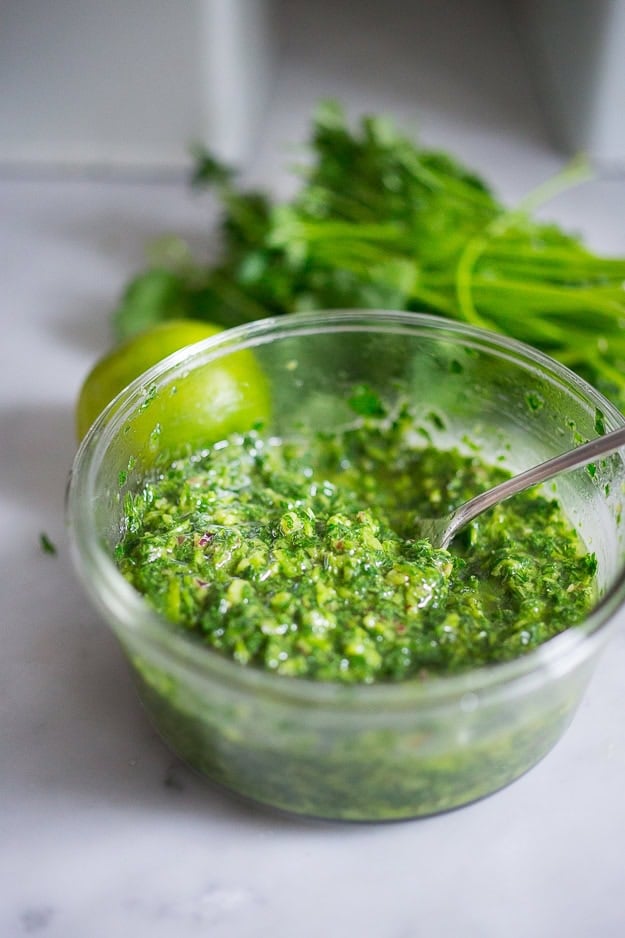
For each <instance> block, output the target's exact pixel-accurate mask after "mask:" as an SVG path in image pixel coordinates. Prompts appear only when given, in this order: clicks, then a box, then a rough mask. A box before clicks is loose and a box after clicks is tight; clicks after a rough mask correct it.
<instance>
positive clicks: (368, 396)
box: [349, 384, 386, 417]
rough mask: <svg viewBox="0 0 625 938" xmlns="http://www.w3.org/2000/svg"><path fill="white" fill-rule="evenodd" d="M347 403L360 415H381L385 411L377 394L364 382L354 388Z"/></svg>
mask: <svg viewBox="0 0 625 938" xmlns="http://www.w3.org/2000/svg"><path fill="white" fill-rule="evenodd" d="M349 405H350V407H351V408H352V410H353V411H354V413H356V414H360V416H362V417H383V416H384V414H385V413H386V408H385V407H384V405H383V404H382V401H381V400H380V397H379V395H378V394H376V393H375V391H372V390H371V388H368V387H367V386H366V385H364V384H363V385H360V386H359V387H357V388H355V389H354V391H353V393H352V395H351V397H350V398H349Z"/></svg>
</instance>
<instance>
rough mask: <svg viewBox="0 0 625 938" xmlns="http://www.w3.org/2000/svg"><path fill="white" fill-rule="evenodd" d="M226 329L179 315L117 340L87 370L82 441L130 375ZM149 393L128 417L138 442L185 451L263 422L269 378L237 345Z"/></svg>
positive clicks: (80, 406)
mask: <svg viewBox="0 0 625 938" xmlns="http://www.w3.org/2000/svg"><path fill="white" fill-rule="evenodd" d="M221 331H222V330H221V329H220V328H219V326H215V325H213V324H212V323H204V322H197V321H195V320H188V319H176V320H171V321H168V322H164V323H159V324H158V325H156V326H153V327H151V328H149V329H146V330H145V331H144V332H140V333H138V334H136V335H134V336H132V338H130V339H127V340H126V341H125V342H122V343H121V344H120V345H118V346H116V347H115V348H114V349H113V350H112V351H110V352H109V353H108V354H107V355H105V356H104V357H103V358H101V359H100V360H99V361H98V362H97V363H96V365H95V366H94V368H93V369H92V370H91V371H90V372H89V374H88V375H87V377H86V378H85V381H84V383H83V385H82V387H81V390H80V394H79V397H78V403H77V406H76V433H77V436H78V439H79V440H81V439H82V438H83V436H84V435H85V434H86V432H87V430H88V429H89V428H90V426H91V425H92V424H93V422H94V421H95V419H96V417H98V416H99V414H100V413H101V412H102V411H103V410H104V408H105V407H106V406H107V404H109V403H110V401H112V400H113V398H114V397H115V396H116V395H117V394H118V393H119V392H120V391H121V390H123V388H125V387H126V386H127V385H128V384H130V382H131V381H133V380H134V379H135V378H137V377H138V376H139V375H141V374H143V372H145V371H146V369H148V368H150V367H151V366H152V365H155V364H156V363H157V362H159V361H160V360H161V359H163V358H165V357H166V356H167V355H169V354H171V353H172V352H175V351H177V350H178V349H181V348H184V347H185V346H188V345H191V344H193V343H195V342H198V341H200V340H202V339H206V338H208V337H210V336H213V335H216V334H217V333H218V332H221ZM144 395H145V399H144V402H143V404H142V405H141V406H140V407H139V409H138V412H137V413H136V414H135V416H134V417H133V418H132V420H131V421H130V422H129V428H130V429H132V433H133V436H135V437H136V438H137V444H138V445H145V443H146V442H147V441H149V442H150V445H151V447H152V448H157V447H158V449H165V450H181V449H183V448H188V447H189V446H195V445H200V444H201V443H204V442H206V443H208V442H211V441H213V442H214V441H215V440H216V439H219V438H222V437H224V436H227V435H228V434H229V433H232V432H235V431H245V430H247V429H249V428H250V427H251V426H252V425H254V424H257V423H263V422H265V421H266V419H267V417H268V413H269V403H268V400H269V399H268V391H267V384H266V379H265V377H264V375H263V373H262V370H261V368H260V366H259V365H258V363H257V361H256V359H255V358H254V356H253V354H252V353H251V352H248V351H242V352H235V353H233V354H231V355H227V356H224V358H223V359H222V360H218V361H215V362H209V363H208V364H207V365H203V366H201V367H198V368H196V369H193V370H191V371H190V372H189V373H187V374H184V375H182V376H181V377H180V379H179V380H177V381H176V383H175V384H170V385H167V386H166V387H164V388H163V389H161V390H158V391H157V389H156V387H155V386H153V387H147V386H146V387H145V388H144Z"/></svg>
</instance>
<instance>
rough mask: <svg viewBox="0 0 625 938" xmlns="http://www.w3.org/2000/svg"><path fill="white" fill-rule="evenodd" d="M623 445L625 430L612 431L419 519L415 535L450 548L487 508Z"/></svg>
mask: <svg viewBox="0 0 625 938" xmlns="http://www.w3.org/2000/svg"><path fill="white" fill-rule="evenodd" d="M621 446H625V427H621V428H620V429H619V430H613V431H612V432H611V433H606V434H605V435H604V436H600V437H597V439H596V440H591V441H590V443H584V444H583V445H582V446H576V447H574V448H573V449H571V450H568V451H567V452H566V453H562V455H560V456H554V457H553V458H552V459H547V460H546V462H541V463H539V465H538V466H533V467H532V468H531V469H526V470H525V471H524V472H521V473H519V475H516V476H513V477H512V478H511V479H506V481H505V482H500V483H499V485H495V486H494V487H493V488H492V489H487V490H486V491H485V492H482V493H481V494H480V495H476V496H475V497H474V498H470V499H469V501H468V502H463V503H462V505H459V506H458V508H456V509H454V511H451V512H449V514H447V515H443V516H442V517H441V518H418V519H416V520H415V536H416V537H417V538H427V540H429V541H430V542H431V544H432V546H433V547H443V548H444V547H448V546H449V544H450V542H451V541H452V540H453V538H454V537H455V536H456V534H457V533H458V531H459V530H460V529H461V528H463V527H464V526H465V525H467V524H468V523H469V521H473V519H474V518H477V516H478V515H481V514H482V512H483V511H486V509H487V508H492V506H493V505H497V504H499V502H503V501H505V500H506V499H507V498H511V496H512V495H516V494H517V493H518V492H523V491H524V490H525V489H529V488H531V487H532V486H533V485H538V484H539V483H540V482H546V481H547V480H548V479H553V477H554V476H557V475H560V473H563V472H568V471H569V470H571V469H579V468H580V467H581V466H587V465H588V463H590V462H592V461H593V460H594V459H596V458H597V456H607V455H609V454H610V453H613V452H615V450H617V449H619V448H620V447H621Z"/></svg>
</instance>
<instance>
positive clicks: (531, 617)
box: [116, 406, 596, 683]
mask: <svg viewBox="0 0 625 938" xmlns="http://www.w3.org/2000/svg"><path fill="white" fill-rule="evenodd" d="M506 476H507V473H506V472H505V471H504V470H503V469H502V468H500V467H494V466H491V465H488V464H486V463H485V462H484V461H483V460H482V459H480V458H479V457H478V456H477V455H476V454H474V455H464V454H463V453H461V452H460V451H458V450H446V451H443V450H438V449H436V448H434V447H433V446H431V445H430V444H428V442H427V439H426V438H425V437H424V435H423V433H422V432H421V429H420V427H419V425H418V423H417V422H416V421H415V419H414V416H413V415H412V414H411V412H410V410H409V409H408V408H407V407H405V406H404V407H402V408H400V409H399V410H398V411H396V412H395V413H394V414H392V415H389V414H386V413H384V412H383V409H380V408H369V410H368V413H367V414H366V415H364V416H359V417H358V418H357V419H356V420H355V422H354V423H353V424H352V425H351V426H349V427H346V428H344V429H342V430H339V431H336V432H333V433H327V434H323V433H321V434H317V435H316V436H315V437H314V438H307V439H301V440H296V439H293V440H286V441H285V440H280V439H274V438H271V437H267V436H263V435H261V433H259V432H250V433H248V434H246V435H244V436H232V437H230V438H228V439H227V440H223V441H220V442H219V443H217V444H215V445H213V446H211V447H210V448H208V449H206V450H203V451H202V452H201V453H198V454H196V455H194V456H192V457H190V458H187V459H184V460H180V461H177V462H175V463H173V464H172V465H171V466H170V467H169V468H168V469H167V471H165V472H164V473H162V474H161V475H159V476H158V477H157V478H155V479H153V480H152V481H149V482H148V483H147V484H146V485H145V487H144V489H143V490H142V491H141V492H139V493H138V494H136V495H135V496H133V497H128V500H127V504H126V512H125V521H124V533H123V537H122V539H121V541H120V543H119V545H118V547H117V551H116V557H117V563H118V565H119V569H120V570H121V572H122V573H123V575H124V576H125V577H126V578H127V579H128V580H129V581H130V582H131V583H132V584H133V586H135V587H136V589H137V590H139V591H140V592H141V593H143V594H144V595H145V597H146V599H147V601H148V602H149V603H150V604H151V605H152V606H153V607H154V608H155V609H156V610H157V611H158V612H159V613H161V614H162V615H163V616H165V617H166V618H167V619H169V620H170V621H171V622H172V623H175V625H176V626H177V627H178V628H180V629H184V630H187V631H188V632H189V633H190V634H191V635H193V636H195V637H196V638H197V639H198V640H200V641H202V642H204V643H206V644H207V645H209V646H210V647H212V648H214V649H215V650H217V651H218V652H220V653H223V654H224V655H227V656H230V657H232V658H233V659H235V660H236V661H238V662H240V663H241V664H243V665H252V666H257V667H261V668H264V669H267V670H270V671H274V672H276V673H278V674H282V675H289V676H296V677H305V678H312V679H315V680H319V681H334V682H346V683H349V682H352V683H355V682H361V683H373V682H378V681H398V680H404V679H409V678H414V677H416V678H420V679H424V678H426V677H427V676H428V675H430V674H449V673H456V672H460V671H463V670H467V669H469V668H473V667H476V666H480V665H485V664H491V663H494V662H497V661H503V660H508V659H511V658H514V657H517V656H519V655H521V654H523V653H525V652H527V651H529V650H530V649H532V648H535V647H536V646H537V645H539V644H541V643H543V642H545V641H546V640H548V639H549V638H551V637H552V636H554V635H556V634H557V633H559V632H561V631H563V630H564V629H566V628H568V627H570V626H572V625H574V624H575V623H578V622H579V621H581V620H582V619H583V618H584V616H585V615H586V614H587V612H588V611H589V609H590V607H591V606H592V603H593V601H594V599H595V577H594V575H595V568H596V562H595V558H594V555H592V554H585V553H584V552H583V550H582V549H581V545H580V543H579V541H578V538H577V535H576V533H575V532H574V530H573V529H572V528H571V526H570V525H569V523H568V522H567V520H566V518H565V517H564V515H563V512H562V509H561V507H560V505H559V503H558V502H557V501H555V500H553V499H549V498H546V497H544V495H541V494H539V493H538V492H536V491H530V492H528V493H525V494H522V495H519V496H517V497H516V498H514V499H512V500H510V501H509V502H506V503H504V504H502V505H500V506H498V507H496V508H494V509H492V510H491V511H489V512H488V513H486V514H485V515H483V516H482V517H481V518H479V519H477V520H476V521H475V522H473V524H472V525H471V526H470V528H468V529H467V530H466V531H464V532H462V533H461V534H459V535H458V536H457V538H456V539H455V541H454V542H453V543H452V545H451V547H450V549H449V550H436V549H434V548H432V546H431V545H430V544H429V543H428V542H427V541H419V540H414V539H413V537H412V530H411V521H412V519H413V518H414V517H419V516H421V517H427V516H434V515H440V514H443V513H445V512H446V511H448V510H450V509H451V508H453V507H454V506H456V505H458V504H459V503H460V502H462V501H464V500H466V499H467V498H470V497H471V496H472V495H475V494H476V493H478V492H480V491H482V490H484V489H486V488H489V487H490V486H492V485H494V484H496V483H497V482H499V481H501V480H503V479H504V478H506Z"/></svg>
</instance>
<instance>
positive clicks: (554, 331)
mask: <svg viewBox="0 0 625 938" xmlns="http://www.w3.org/2000/svg"><path fill="white" fill-rule="evenodd" d="M195 156H196V168H195V173H194V177H193V183H194V185H195V186H198V187H210V188H212V189H213V190H214V191H215V193H216V195H217V197H218V198H219V200H220V203H221V205H222V209H223V216H222V221H221V254H220V257H219V258H218V260H217V261H216V262H215V263H212V264H208V263H206V264H201V263H199V262H197V261H195V260H193V258H192V257H191V254H190V252H189V250H188V248H187V247H186V245H184V244H183V243H182V242H180V240H179V239H176V238H173V239H171V240H168V242H167V243H166V244H165V245H164V246H163V245H161V251H160V255H159V256H158V257H157V259H156V260H155V262H154V263H153V264H152V265H151V266H150V267H149V268H148V269H147V270H146V271H144V272H142V273H141V274H139V276H138V277H136V278H135V279H134V280H133V281H132V282H131V283H130V284H129V285H128V287H127V289H126V290H125V292H124V295H123V297H122V300H121V304H120V306H119V308H118V309H117V310H116V313H115V326H116V329H117V333H118V335H119V336H120V337H125V336H128V335H131V334H133V333H134V332H137V331H139V330H141V329H143V328H146V327H148V326H151V325H153V324H155V323H156V322H159V321H161V320H164V319H170V318H176V317H188V318H196V319H202V320H207V321H210V322H214V323H216V324H219V325H222V326H226V327H227V326H232V325H236V324H239V323H242V322H246V321H251V320H254V319H259V318H263V317H265V316H268V315H276V314H282V313H290V312H293V311H296V310H304V309H337V308H345V307H351V308H354V307H367V308H387V309H408V310H419V311H423V312H430V313H435V314H439V315H443V316H448V317H450V318H453V319H459V320H463V321H466V322H469V323H472V324H474V325H478V326H483V327H486V328H490V329H493V330H495V331H497V332H501V333H503V334H505V335H509V336H513V337H515V338H518V339H522V340H524V341H525V342H529V343H530V344H532V345H534V346H536V347H538V348H540V349H542V350H543V351H545V352H548V353H549V354H551V355H553V356H554V357H555V358H557V359H558V360H560V361H561V362H563V363H564V364H566V365H568V366H569V367H570V368H573V369H574V370H575V371H577V372H578V373H580V374H581V375H583V376H584V377H585V378H587V379H588V380H589V381H591V382H592V383H593V384H595V385H596V386H597V387H599V388H600V389H601V390H603V391H604V393H606V394H607V395H608V396H609V397H611V398H612V399H613V400H614V402H615V403H616V404H617V405H618V406H620V407H621V408H622V409H625V288H624V281H625V258H605V257H600V256H598V255H596V254H594V253H592V252H591V251H589V250H588V249H587V248H586V247H585V246H584V244H583V242H582V241H581V240H580V239H579V238H578V237H575V236H572V235H570V234H567V233H565V232H563V231H562V230H560V228H559V227H558V226H557V225H555V224H545V223H542V222H538V221H537V220H535V218H534V217H533V211H534V208H535V206H536V204H537V202H538V201H539V197H544V195H549V194H550V192H551V191H555V190H556V189H558V188H559V187H561V186H562V185H567V184H571V183H573V182H575V181H577V180H578V179H580V178H581V177H582V176H583V175H584V174H585V173H586V169H585V168H584V167H580V166H577V167H575V166H574V167H572V168H571V169H569V170H568V171H565V172H564V173H563V174H562V175H561V176H559V177H557V178H556V179H555V180H553V181H552V182H551V183H550V184H548V185H547V186H546V188H545V191H544V192H540V193H537V194H536V197H534V198H529V199H528V200H526V202H525V203H524V204H523V205H521V206H520V207H519V208H517V209H515V210H512V211H511V210H508V209H507V208H506V207H505V206H503V205H502V204H501V203H500V202H499V201H498V200H497V199H496V198H495V196H494V195H493V193H492V191H491V189H490V188H489V186H488V185H487V184H486V183H485V182H484V181H483V180H482V179H481V178H479V176H477V175H475V174H474V173H472V172H470V171H469V170H467V169H466V168H465V167H463V166H462V165H461V164H460V163H459V162H458V161H457V160H456V159H454V158H453V157H451V156H450V155H448V154H446V153H444V152H438V151H434V150H427V149H423V148H421V147H420V146H419V145H418V144H417V143H415V142H414V141H413V140H411V139H409V138H407V137H406V136H404V135H402V134H401V133H400V132H398V131H397V130H396V128H395V127H394V126H393V125H392V124H391V123H389V122H388V121H387V120H385V119H383V118H380V117H365V118H363V119H362V121H361V122H360V124H359V126H358V127H357V128H356V129H355V130H353V129H351V128H350V127H349V126H348V124H347V122H346V120H345V116H344V114H343V111H342V109H341V107H340V106H339V105H338V104H336V103H334V102H326V103H323V104H322V105H321V106H320V107H319V108H318V109H317V112H316V114H315V116H314V119H313V123H312V133H311V140H310V157H311V158H310V161H309V163H308V164H307V166H306V167H305V168H303V169H301V170H300V172H301V186H300V188H299V191H298V192H297V194H296V195H295V197H294V198H293V199H292V200H290V201H288V202H285V203H277V202H273V201H272V200H271V199H270V198H269V197H268V196H267V195H265V194H263V193H260V192H254V191H242V190H241V189H240V188H239V187H238V186H237V184H236V179H235V175H234V173H233V172H232V171H231V170H230V169H229V168H228V167H225V166H223V165H222V164H220V163H219V162H218V161H217V160H215V159H214V158H213V157H212V156H211V155H210V154H209V153H207V152H206V151H204V150H197V151H196V153H195Z"/></svg>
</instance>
